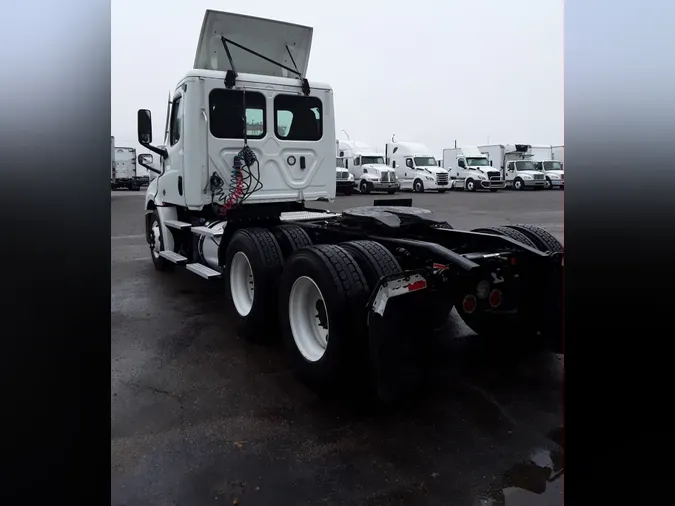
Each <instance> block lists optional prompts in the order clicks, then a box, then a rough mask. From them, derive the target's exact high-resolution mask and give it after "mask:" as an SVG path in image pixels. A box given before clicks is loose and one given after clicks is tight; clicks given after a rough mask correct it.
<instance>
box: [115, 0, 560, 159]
mask: <svg viewBox="0 0 675 506" xmlns="http://www.w3.org/2000/svg"><path fill="white" fill-rule="evenodd" d="M206 9H215V10H222V11H229V12H237V13H241V14H248V15H252V16H259V17H266V18H273V19H278V20H280V21H289V22H293V23H298V24H302V25H308V26H312V27H314V38H313V42H312V53H311V56H310V59H309V69H308V73H307V74H308V75H307V77H308V78H309V79H310V80H312V79H313V80H316V81H321V82H327V83H329V84H330V85H331V86H332V87H333V90H334V92H335V114H336V122H337V124H336V132H338V138H345V137H344V134H343V133H342V132H341V131H342V129H344V130H346V131H347V132H348V133H349V135H350V137H351V138H352V139H353V140H360V141H364V142H367V143H369V144H371V145H372V146H373V147H378V148H381V149H383V147H384V143H385V142H387V141H388V140H389V139H390V138H391V135H392V134H394V133H395V134H396V140H399V141H404V140H407V141H415V142H422V143H424V144H426V145H427V146H428V147H429V148H431V150H432V152H433V153H434V154H436V155H437V156H440V155H441V152H442V150H443V148H445V147H452V145H453V144H454V141H455V139H456V140H457V142H458V144H459V145H462V144H487V143H488V140H489V141H490V143H492V144H497V143H509V142H510V143H516V142H517V143H527V144H562V143H563V2H562V0H415V1H400V0H389V1H383V0H360V1H356V0H341V1H340V2H337V1H335V2H333V1H331V2H318V1H316V0H315V1H311V0H283V1H272V0H256V1H255V2H244V1H243V0H228V1H223V0H220V1H218V0H190V1H181V2H178V1H175V0H168V1H167V0H134V1H132V0H112V97H111V104H112V125H111V127H112V130H111V134H112V135H114V136H115V139H116V144H117V145H126V146H135V147H137V148H140V146H138V144H137V143H136V140H135V139H136V111H137V109H141V108H147V109H150V110H151V111H152V113H153V128H154V131H155V137H156V139H155V141H157V140H158V139H159V138H160V137H161V136H162V133H163V130H164V122H165V113H166V100H167V97H168V93H169V91H170V90H171V91H172V90H173V89H174V87H175V85H176V83H177V82H178V81H179V80H180V78H181V77H182V75H183V74H185V73H186V72H187V71H188V70H189V69H190V68H192V65H193V63H194V55H195V49H196V44H197V39H198V37H199V31H200V28H201V22H202V19H203V17H204V11H205V10H206Z"/></svg>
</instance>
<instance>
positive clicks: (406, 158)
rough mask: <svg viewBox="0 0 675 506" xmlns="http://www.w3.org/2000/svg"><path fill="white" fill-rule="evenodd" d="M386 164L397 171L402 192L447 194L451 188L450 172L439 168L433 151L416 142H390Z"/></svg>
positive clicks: (386, 152)
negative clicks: (427, 191)
mask: <svg viewBox="0 0 675 506" xmlns="http://www.w3.org/2000/svg"><path fill="white" fill-rule="evenodd" d="M385 155H386V163H387V165H388V166H389V167H391V168H393V169H394V170H395V171H396V177H397V178H398V180H399V181H400V183H401V189H402V190H412V191H414V192H418V193H421V192H424V191H426V190H432V191H437V192H439V193H443V192H445V191H446V190H447V189H448V188H449V187H450V177H449V175H448V171H447V170H445V169H444V168H442V167H439V164H438V161H437V160H436V158H435V157H434V156H433V155H432V154H431V150H430V149H429V148H427V147H426V146H425V145H424V144H419V143H416V142H389V143H387V144H386V145H385Z"/></svg>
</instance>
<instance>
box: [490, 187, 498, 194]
mask: <svg viewBox="0 0 675 506" xmlns="http://www.w3.org/2000/svg"><path fill="white" fill-rule="evenodd" d="M490 191H491V192H492V193H495V192H498V191H499V188H490Z"/></svg>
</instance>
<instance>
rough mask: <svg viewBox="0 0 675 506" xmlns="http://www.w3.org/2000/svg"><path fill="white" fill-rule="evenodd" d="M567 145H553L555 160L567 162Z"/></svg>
mask: <svg viewBox="0 0 675 506" xmlns="http://www.w3.org/2000/svg"><path fill="white" fill-rule="evenodd" d="M564 158H565V146H553V160H557V161H559V162H563V163H565V159H564Z"/></svg>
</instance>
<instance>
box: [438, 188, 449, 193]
mask: <svg viewBox="0 0 675 506" xmlns="http://www.w3.org/2000/svg"><path fill="white" fill-rule="evenodd" d="M446 189H447V188H441V189H440V190H438V193H445V190H446Z"/></svg>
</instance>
